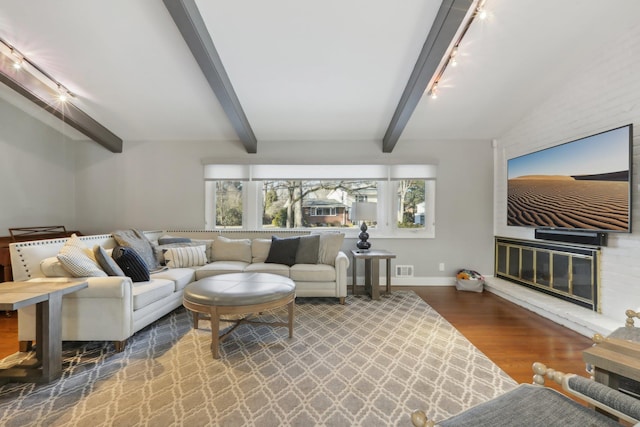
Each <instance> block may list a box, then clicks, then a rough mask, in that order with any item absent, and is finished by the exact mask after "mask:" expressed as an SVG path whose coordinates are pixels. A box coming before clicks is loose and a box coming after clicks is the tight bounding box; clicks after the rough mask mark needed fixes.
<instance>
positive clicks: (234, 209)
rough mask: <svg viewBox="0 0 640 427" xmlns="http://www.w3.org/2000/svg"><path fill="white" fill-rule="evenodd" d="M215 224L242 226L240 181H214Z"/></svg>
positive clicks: (218, 225) (220, 225) (219, 225)
mask: <svg viewBox="0 0 640 427" xmlns="http://www.w3.org/2000/svg"><path fill="white" fill-rule="evenodd" d="M215 192H216V226H217V227H242V181H216V183H215Z"/></svg>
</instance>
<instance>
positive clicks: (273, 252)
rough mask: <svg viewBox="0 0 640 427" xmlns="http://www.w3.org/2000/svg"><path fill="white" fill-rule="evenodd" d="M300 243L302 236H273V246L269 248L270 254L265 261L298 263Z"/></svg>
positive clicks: (288, 263)
mask: <svg viewBox="0 0 640 427" xmlns="http://www.w3.org/2000/svg"><path fill="white" fill-rule="evenodd" d="M299 244H300V237H297V236H296V237H287V238H285V239H281V238H280V237H277V236H272V237H271V248H269V255H268V256H267V259H266V260H265V261H264V262H266V263H267V264H268V263H274V264H285V265H288V266H292V265H293V264H295V263H296V252H298V245H299Z"/></svg>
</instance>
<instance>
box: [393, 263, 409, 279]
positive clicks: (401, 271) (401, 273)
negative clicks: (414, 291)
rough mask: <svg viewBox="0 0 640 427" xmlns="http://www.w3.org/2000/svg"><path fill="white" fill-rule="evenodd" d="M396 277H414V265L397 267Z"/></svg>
mask: <svg viewBox="0 0 640 427" xmlns="http://www.w3.org/2000/svg"><path fill="white" fill-rule="evenodd" d="M396 277H413V265H396Z"/></svg>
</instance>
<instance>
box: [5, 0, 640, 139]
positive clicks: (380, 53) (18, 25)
mask: <svg viewBox="0 0 640 427" xmlns="http://www.w3.org/2000/svg"><path fill="white" fill-rule="evenodd" d="M440 3H441V2H440V1H435V0H402V1H398V0H324V1H321V2H320V1H316V2H310V1H304V0H271V1H268V2H267V1H264V0H234V1H229V0H224V1H223V0H197V1H196V4H197V5H198V8H199V10H200V13H201V14H202V16H203V18H204V20H205V23H206V25H207V29H208V31H209V33H210V34H211V37H212V39H213V42H214V44H215V46H216V49H217V51H218V53H219V55H220V57H221V59H222V62H223V64H224V66H225V68H226V71H227V74H228V75H229V78H230V80H231V83H232V84H233V87H234V88H235V91H236V94H237V96H238V98H239V100H240V103H241V105H242V107H243V109H244V112H245V114H246V116H247V118H248V120H249V123H250V124H251V127H252V128H253V131H254V133H255V135H256V137H257V139H258V150H260V144H268V143H269V141H291V142H295V141H336V140H337V141H345V142H348V141H371V140H376V141H381V140H382V137H383V136H384V133H385V131H386V129H387V127H388V126H389V123H390V120H391V117H392V116H393V113H394V110H395V109H396V106H397V105H398V101H399V99H400V96H401V94H402V91H403V90H404V88H405V85H406V83H407V80H408V78H409V75H410V74H411V71H412V70H413V67H414V65H415V62H416V59H417V57H418V55H419V53H420V50H421V49H422V45H423V44H424V41H425V39H426V36H427V34H428V32H429V29H430V26H431V24H432V22H433V20H434V17H435V15H436V13H437V11H438V8H439V7H440ZM486 8H487V9H488V11H489V16H488V18H487V19H486V20H484V21H478V20H476V21H475V22H474V23H473V25H472V26H471V28H470V29H469V31H468V32H467V34H466V35H465V38H464V40H463V43H462V45H461V47H460V51H459V58H460V61H459V66H458V67H456V68H448V69H447V70H446V73H445V75H444V77H443V79H442V81H441V83H440V85H439V87H440V91H439V92H440V94H439V97H438V99H436V100H432V99H430V98H428V97H426V96H425V97H424V98H423V100H422V101H421V102H420V103H419V104H418V106H417V108H416V110H415V112H414V113H413V115H412V117H411V119H410V120H409V123H408V125H407V127H406V128H405V130H404V132H403V133H402V135H401V137H400V141H399V144H402V141H403V140H424V141H428V140H434V139H479V140H487V139H492V138H497V137H499V136H501V135H502V134H504V133H505V132H506V131H507V130H508V129H509V128H510V127H511V126H513V124H514V123H515V122H516V121H517V120H519V119H520V118H522V117H523V116H524V115H525V114H526V113H528V112H530V111H531V110H532V109H533V108H535V107H536V106H537V105H539V104H540V103H541V102H542V101H544V99H545V98H546V97H548V96H550V95H552V94H553V92H554V90H555V89H556V88H559V87H561V86H562V84H563V83H564V82H566V81H568V80H570V79H571V76H572V75H573V74H574V73H576V72H579V70H580V69H581V68H584V67H588V64H589V63H590V62H591V61H597V60H598V58H597V57H596V56H594V54H593V52H597V51H598V49H599V48H600V47H601V46H602V45H603V44H605V43H607V42H610V41H611V40H613V39H615V38H616V37H618V35H619V34H621V33H622V32H624V31H627V30H628V28H629V27H630V26H631V25H634V24H635V22H634V21H635V20H636V19H637V17H638V16H639V15H640V1H637V0H607V1H605V0H487V2H486ZM0 37H2V38H3V39H5V40H6V41H7V42H9V43H12V44H13V45H15V46H16V47H17V48H18V49H19V50H21V51H22V52H23V53H24V54H25V55H26V56H27V57H29V58H30V59H31V60H32V61H33V62H35V63H36V64H38V65H39V66H40V67H41V68H42V69H44V70H46V71H47V72H48V73H49V74H51V75H52V76H53V77H55V78H56V79H58V80H59V81H61V82H62V83H63V84H65V85H66V86H67V87H68V88H69V89H70V90H71V91H72V92H74V93H75V94H77V98H76V99H75V101H74V103H75V104H76V105H77V106H78V107H79V108H80V109H81V110H83V111H84V112H86V113H87V114H89V115H90V116H92V117H93V118H94V119H95V120H97V121H98V122H99V123H101V124H102V125H104V126H105V127H107V128H108V129H110V130H111V131H112V132H113V133H115V134H116V135H118V136H119V137H120V138H122V139H123V140H125V141H133V140H144V141H154V140H175V141H185V140H211V141H219V140H237V139H238V137H237V136H236V134H235V132H234V130H233V127H232V126H231V124H230V122H229V120H228V119H227V116H226V115H225V113H224V111H223V109H222V107H221V106H220V104H219V102H218V100H217V98H216V97H215V95H214V93H213V92H212V91H211V89H210V87H209V85H208V83H207V81H206V80H205V78H204V76H203V74H202V72H201V71H200V68H199V67H198V65H197V63H196V61H195V60H194V58H193V56H192V55H191V52H190V50H189V49H188V47H187V46H186V43H185V41H184V40H183V38H182V36H181V35H180V32H179V31H178V29H177V27H176V24H175V23H174V21H173V20H172V18H171V16H170V15H169V12H168V11H167V9H166V7H165V6H164V4H163V2H162V0H135V1H132V0H110V1H97V0H64V1H50V0H29V1H25V0H2V1H1V2H0ZM9 92H10V90H8V89H6V88H3V90H0V97H4V98H8V97H9V95H10V93H9Z"/></svg>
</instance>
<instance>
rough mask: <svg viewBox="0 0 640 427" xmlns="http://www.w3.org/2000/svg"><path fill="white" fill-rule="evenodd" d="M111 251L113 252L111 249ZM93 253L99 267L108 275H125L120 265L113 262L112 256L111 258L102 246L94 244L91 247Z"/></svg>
mask: <svg viewBox="0 0 640 427" xmlns="http://www.w3.org/2000/svg"><path fill="white" fill-rule="evenodd" d="M111 253H113V251H112V252H111ZM93 255H94V256H95V257H96V261H98V265H100V267H101V268H102V269H103V270H104V271H105V273H107V274H108V275H109V276H126V274H124V271H122V269H121V268H120V266H119V265H118V264H117V263H116V262H115V260H114V259H113V258H111V256H110V255H109V253H108V252H107V250H106V249H105V248H103V247H102V246H100V245H95V246H94V247H93Z"/></svg>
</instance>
